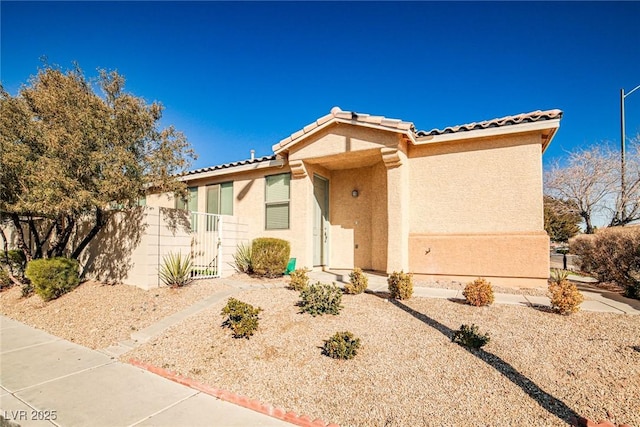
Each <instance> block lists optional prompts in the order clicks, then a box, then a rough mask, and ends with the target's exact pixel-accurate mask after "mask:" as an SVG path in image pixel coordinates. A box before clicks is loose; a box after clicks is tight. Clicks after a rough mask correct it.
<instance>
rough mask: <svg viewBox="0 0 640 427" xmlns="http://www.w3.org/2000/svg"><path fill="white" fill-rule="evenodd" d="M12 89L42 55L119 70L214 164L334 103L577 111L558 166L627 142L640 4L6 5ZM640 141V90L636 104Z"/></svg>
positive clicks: (244, 153) (476, 115)
mask: <svg viewBox="0 0 640 427" xmlns="http://www.w3.org/2000/svg"><path fill="white" fill-rule="evenodd" d="M0 8H1V36H2V39H1V61H2V62H1V74H2V75H1V80H2V84H3V85H4V86H5V88H6V89H7V90H9V92H10V93H12V94H16V93H17V91H18V88H19V87H20V84H22V83H24V82H26V81H27V80H28V78H29V76H30V75H33V74H35V73H36V72H37V68H38V67H39V66H40V65H41V62H40V57H42V56H43V55H44V56H46V57H47V59H48V62H49V63H51V64H58V65H60V66H62V67H63V68H69V67H70V66H71V64H72V61H78V62H79V64H80V66H81V67H82V68H83V69H84V71H85V73H86V75H88V76H95V75H96V71H95V70H96V69H97V68H107V69H117V70H118V71H119V72H120V73H122V74H123V75H124V76H125V77H126V78H127V90H128V91H130V92H132V93H134V94H136V95H139V96H142V97H144V98H145V99H147V100H148V101H154V100H157V101H160V102H162V103H163V104H164V106H165V107H166V110H165V115H164V118H163V123H164V124H174V125H175V126H176V127H177V128H178V129H179V130H182V131H183V132H184V133H185V134H186V135H187V137H188V139H189V140H190V142H191V143H192V144H193V146H194V148H195V149H196V151H197V153H198V155H199V159H198V160H197V161H196V163H195V164H194V165H193V167H194V168H195V167H204V166H211V165H214V164H219V163H225V162H229V161H235V160H241V159H245V158H248V157H249V150H250V149H251V148H253V149H255V150H256V154H257V155H268V154H270V153H271V146H272V145H273V144H275V143H277V142H278V141H280V139H282V138H284V137H286V136H288V135H289V134H291V133H293V132H295V131H297V130H298V129H300V128H302V127H303V126H305V125H307V124H309V123H311V122H312V121H314V120H316V119H317V118H318V117H321V116H323V115H325V114H327V113H328V112H329V110H330V109H331V107H333V106H336V105H337V106H340V107H341V108H342V109H343V110H349V111H357V112H361V113H370V114H376V115H384V116H387V117H391V118H400V119H403V120H407V121H412V122H414V123H415V125H416V127H417V128H418V129H424V130H430V129H432V128H444V127H446V126H451V125H457V124H463V123H469V122H474V121H480V120H485V119H491V118H495V117H502V116H506V115H511V114H516V113H521V112H528V111H533V110H538V109H551V108H559V109H562V110H563V111H564V112H565V115H564V118H563V120H562V123H561V127H560V131H559V133H558V134H557V136H556V138H555V139H554V141H553V143H552V145H551V147H550V148H549V149H548V150H547V152H546V154H545V157H544V161H545V163H548V162H549V161H550V159H553V158H558V157H561V156H562V155H564V154H565V151H566V150H571V149H573V148H574V147H577V146H585V145H589V144H592V143H596V142H600V141H610V142H612V143H614V144H616V145H617V144H619V141H620V125H619V120H620V118H619V115H620V110H619V108H620V107H619V90H620V88H625V89H626V90H627V91H629V90H631V89H632V88H634V87H635V86H637V85H639V84H640V25H638V17H640V2H619V3H616V2H602V3H596V2H567V3H560V2H513V3H502V2H472V3H457V2H443V3H432V2H403V3H399V2H396V3H369V2H344V3H343V2H328V3H324V2H306V3H301V2H284V3H270V2H257V3H253V2H251V3H250V2H236V3H224V2H193V3H184V2H180V3H178V2H67V3H65V2H7V1H2V2H1V3H0ZM626 118H627V135H629V136H631V135H634V134H636V133H638V132H640V90H638V91H637V92H635V93H634V94H632V95H631V96H629V97H628V98H627V100H626Z"/></svg>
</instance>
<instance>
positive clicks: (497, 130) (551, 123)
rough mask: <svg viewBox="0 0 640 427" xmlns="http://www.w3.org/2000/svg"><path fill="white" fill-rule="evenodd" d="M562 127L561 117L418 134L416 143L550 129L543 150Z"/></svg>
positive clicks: (545, 137) (432, 142) (423, 143)
mask: <svg viewBox="0 0 640 427" xmlns="http://www.w3.org/2000/svg"><path fill="white" fill-rule="evenodd" d="M559 127H560V119H551V120H543V121H537V122H531V123H521V124H515V125H507V126H497V127H492V128H487V129H476V130H469V131H459V132H453V133H447V134H442V135H427V136H417V137H416V138H415V144H416V145H425V144H437V143H441V142H449V141H458V140H463V139H477V138H487V137H492V136H502V135H512V134H517V133H529V132H542V131H545V130H548V131H549V133H548V134H547V135H545V136H544V137H543V141H542V150H543V152H544V150H545V149H546V148H547V146H548V145H549V143H550V142H551V139H553V136H554V135H555V133H556V131H557V130H558V128H559Z"/></svg>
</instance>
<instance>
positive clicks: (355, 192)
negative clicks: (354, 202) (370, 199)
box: [351, 190, 360, 197]
mask: <svg viewBox="0 0 640 427" xmlns="http://www.w3.org/2000/svg"><path fill="white" fill-rule="evenodd" d="M359 194H360V193H358V190H353V191H352V192H351V195H352V196H353V197H358V195H359Z"/></svg>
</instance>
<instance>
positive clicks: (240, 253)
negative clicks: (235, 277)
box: [233, 243, 253, 274]
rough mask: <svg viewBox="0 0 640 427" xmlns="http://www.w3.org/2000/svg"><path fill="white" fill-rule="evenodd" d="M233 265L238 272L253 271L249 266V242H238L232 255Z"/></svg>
mask: <svg viewBox="0 0 640 427" xmlns="http://www.w3.org/2000/svg"><path fill="white" fill-rule="evenodd" d="M233 266H234V268H235V269H236V271H237V272H238V273H247V274H250V273H252V272H253V268H252V267H251V244H248V245H247V244H244V243H240V244H239V245H238V247H237V248H236V253H235V254H234V255H233Z"/></svg>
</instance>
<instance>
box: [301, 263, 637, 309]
mask: <svg viewBox="0 0 640 427" xmlns="http://www.w3.org/2000/svg"><path fill="white" fill-rule="evenodd" d="M349 273H350V270H348V271H347V270H344V271H343V270H336V271H312V272H310V273H309V278H310V279H311V281H312V282H313V281H320V282H323V283H331V282H335V283H336V284H338V285H339V286H342V285H343V284H345V283H348V282H349ZM366 275H367V277H368V278H369V287H368V290H369V291H371V292H386V291H387V290H388V285H387V278H386V277H385V276H382V275H378V274H371V273H366ZM569 278H570V279H571V280H574V281H576V282H578V285H577V286H578V289H579V290H580V292H582V294H583V295H584V299H585V301H584V302H583V303H582V304H581V305H580V310H583V311H593V312H602V313H616V314H631V315H640V301H638V300H634V299H630V298H625V297H623V296H621V295H619V294H616V293H614V292H609V291H605V290H602V289H598V288H596V287H595V286H593V285H591V283H593V281H594V279H591V278H589V277H587V278H583V277H581V276H576V275H570V277H569ZM413 294H414V295H415V296H417V297H424V298H442V299H464V296H463V295H462V290H455V289H442V288H429V287H422V286H414V288H413ZM494 297H495V301H494V303H495V304H511V305H522V306H546V307H550V306H551V302H550V301H549V298H547V297H546V296H530V295H522V294H501V293H496V294H494Z"/></svg>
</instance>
